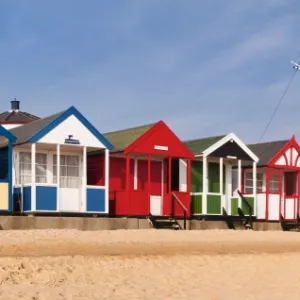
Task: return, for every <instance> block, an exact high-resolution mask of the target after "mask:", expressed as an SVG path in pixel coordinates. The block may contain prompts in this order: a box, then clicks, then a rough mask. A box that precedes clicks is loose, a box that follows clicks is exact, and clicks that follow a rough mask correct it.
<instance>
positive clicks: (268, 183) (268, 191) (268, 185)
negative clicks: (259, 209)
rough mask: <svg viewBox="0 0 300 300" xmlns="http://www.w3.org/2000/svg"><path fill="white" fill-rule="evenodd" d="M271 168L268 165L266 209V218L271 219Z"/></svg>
mask: <svg viewBox="0 0 300 300" xmlns="http://www.w3.org/2000/svg"><path fill="white" fill-rule="evenodd" d="M270 178H271V177H270V169H269V168H268V167H266V211H265V218H266V220H268V219H269V197H270Z"/></svg>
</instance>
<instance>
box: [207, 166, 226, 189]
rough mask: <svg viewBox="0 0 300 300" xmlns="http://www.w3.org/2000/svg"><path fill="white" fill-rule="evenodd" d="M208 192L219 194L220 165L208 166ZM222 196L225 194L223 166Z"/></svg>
mask: <svg viewBox="0 0 300 300" xmlns="http://www.w3.org/2000/svg"><path fill="white" fill-rule="evenodd" d="M208 192H209V193H220V164H219V163H209V164H208ZM223 194H225V166H224V165H223Z"/></svg>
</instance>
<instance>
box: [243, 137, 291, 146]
mask: <svg viewBox="0 0 300 300" xmlns="http://www.w3.org/2000/svg"><path fill="white" fill-rule="evenodd" d="M288 141H289V139H286V140H276V141H268V142H263V143H251V144H247V146H254V145H263V144H272V143H282V142H288Z"/></svg>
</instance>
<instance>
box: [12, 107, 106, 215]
mask: <svg viewBox="0 0 300 300" xmlns="http://www.w3.org/2000/svg"><path fill="white" fill-rule="evenodd" d="M10 132H11V133H12V134H13V135H14V136H15V137H16V141H15V142H14V144H13V190H14V199H15V201H16V202H15V203H16V206H17V203H20V209H21V211H22V212H24V213H97V214H108V181H109V180H108V176H109V173H108V172H109V150H110V149H111V144H110V143H109V142H108V141H107V140H106V139H105V138H104V137H103V135H101V134H100V133H99V131H98V130H97V129H95V127H94V126H93V125H92V124H91V123H90V122H89V121H88V120H87V119H86V118H85V117H84V116H83V115H82V114H81V113H80V112H79V111H78V110H77V109H76V108H75V107H70V108H69V109H67V110H65V111H63V112H60V113H57V114H54V115H51V116H49V117H46V118H42V119H39V120H36V121H33V122H30V123H28V124H25V125H22V126H19V127H16V128H13V129H11V130H10ZM95 150H100V151H102V152H103V153H104V154H103V155H104V157H105V163H104V166H103V172H104V174H105V176H104V177H105V178H104V181H103V184H102V185H101V186H90V185H87V176H86V170H87V153H88V152H89V151H95Z"/></svg>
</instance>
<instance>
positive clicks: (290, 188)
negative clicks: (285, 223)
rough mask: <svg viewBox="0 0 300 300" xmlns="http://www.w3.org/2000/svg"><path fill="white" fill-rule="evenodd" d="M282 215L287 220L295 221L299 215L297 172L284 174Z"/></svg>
mask: <svg viewBox="0 0 300 300" xmlns="http://www.w3.org/2000/svg"><path fill="white" fill-rule="evenodd" d="M282 201H283V202H282V204H281V214H282V216H283V217H284V219H286V220H295V219H296V218H297V213H298V176H297V172H293V171H291V172H284V176H283V197H282Z"/></svg>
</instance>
